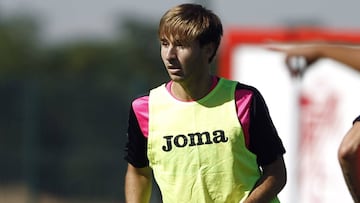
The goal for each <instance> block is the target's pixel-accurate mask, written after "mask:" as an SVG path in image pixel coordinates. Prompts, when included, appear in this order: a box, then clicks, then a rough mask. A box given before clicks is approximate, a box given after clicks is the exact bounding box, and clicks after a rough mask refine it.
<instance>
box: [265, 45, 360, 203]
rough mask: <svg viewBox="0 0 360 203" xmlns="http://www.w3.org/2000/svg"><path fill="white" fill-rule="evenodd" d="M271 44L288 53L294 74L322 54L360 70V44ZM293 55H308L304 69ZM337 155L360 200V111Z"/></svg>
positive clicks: (354, 196) (352, 193)
mask: <svg viewBox="0 0 360 203" xmlns="http://www.w3.org/2000/svg"><path fill="white" fill-rule="evenodd" d="M268 48H269V49H270V50H274V51H281V52H284V53H285V54H286V59H285V62H286V64H287V67H288V70H289V71H290V73H291V75H292V76H298V75H301V74H303V73H304V72H305V71H306V70H307V69H309V68H310V67H311V65H312V64H313V63H315V62H316V61H317V60H319V59H322V58H328V59H333V60H336V61H338V62H340V63H343V64H345V65H347V67H349V68H351V69H354V70H356V71H359V72H360V47H356V46H349V45H344V44H332V43H311V44H299V45H294V46H290V47H284V46H281V45H280V46H277V45H276V44H275V45H270V46H269V47H268ZM294 57H304V58H305V62H306V66H305V67H304V70H299V69H297V68H294V67H292V64H293V63H292V62H291V60H292V59H293V58H294ZM339 79H341V78H339ZM356 91H358V90H356ZM338 159H339V163H340V166H341V169H342V172H343V176H344V179H345V181H346V184H347V186H348V189H349V191H350V193H351V196H352V198H353V199H354V201H355V202H360V115H359V116H358V117H357V118H356V119H355V120H354V121H353V125H352V127H351V128H350V129H349V131H348V132H347V133H346V134H345V136H344V138H343V140H342V142H341V144H340V146H339V149H338Z"/></svg>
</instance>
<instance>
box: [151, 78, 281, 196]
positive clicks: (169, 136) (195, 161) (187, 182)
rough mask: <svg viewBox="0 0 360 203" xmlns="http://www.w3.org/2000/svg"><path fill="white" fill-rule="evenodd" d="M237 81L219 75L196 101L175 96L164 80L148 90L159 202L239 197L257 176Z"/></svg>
mask: <svg viewBox="0 0 360 203" xmlns="http://www.w3.org/2000/svg"><path fill="white" fill-rule="evenodd" d="M236 84H237V83H236V82H234V81H229V80H225V79H221V80H220V81H219V83H218V84H217V86H216V87H215V88H214V89H213V90H212V91H211V92H210V93H209V94H208V95H207V96H205V97H204V98H202V99H200V100H199V101H196V102H181V101H178V100H176V99H175V98H173V97H172V96H171V95H170V94H169V92H168V91H167V90H166V87H165V85H162V86H160V87H158V88H155V89H153V90H151V92H150V97H149V137H148V158H149V161H150V166H151V167H152V168H153V171H154V175H155V179H156V182H157V183H158V185H159V187H160V190H161V193H162V197H163V202H165V203H175V202H179V203H188V202H196V203H202V202H204V203H205V202H206V203H209V202H218V203H225V202H243V201H244V200H245V199H246V197H247V195H248V194H249V192H250V191H251V189H252V188H253V186H254V185H255V183H256V181H257V180H258V178H259V177H260V171H259V169H258V166H257V163H256V156H255V155H254V154H253V153H251V152H250V151H248V150H247V148H246V146H245V141H244V136H243V132H242V128H241V125H240V123H239V120H238V118H237V114H236V104H235V99H234V94H235V88H236ZM275 202H276V201H275Z"/></svg>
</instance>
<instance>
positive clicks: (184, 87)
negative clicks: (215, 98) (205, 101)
mask: <svg viewBox="0 0 360 203" xmlns="http://www.w3.org/2000/svg"><path fill="white" fill-rule="evenodd" d="M212 83H213V76H211V75H207V76H206V77H204V78H203V79H201V80H196V81H192V82H191V81H188V82H176V81H173V83H172V85H171V93H172V94H173V95H174V96H175V97H176V98H177V99H179V100H182V101H196V100H199V99H201V98H203V97H204V96H206V95H207V94H208V93H209V92H210V90H211V86H212Z"/></svg>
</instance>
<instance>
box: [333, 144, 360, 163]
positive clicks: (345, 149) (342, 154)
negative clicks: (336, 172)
mask: <svg viewBox="0 0 360 203" xmlns="http://www.w3.org/2000/svg"><path fill="white" fill-rule="evenodd" d="M359 154H360V148H359V147H358V146H351V145H345V144H341V145H340V147H339V149H338V160H339V162H340V164H344V163H351V162H353V161H355V160H357V159H358V158H359Z"/></svg>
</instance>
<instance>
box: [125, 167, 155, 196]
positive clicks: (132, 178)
mask: <svg viewBox="0 0 360 203" xmlns="http://www.w3.org/2000/svg"><path fill="white" fill-rule="evenodd" d="M151 190H152V172H151V168H150V167H144V168H135V167H134V166H132V165H131V164H128V168H127V172H126V176H125V199H126V202H127V203H147V202H150V197H151Z"/></svg>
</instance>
